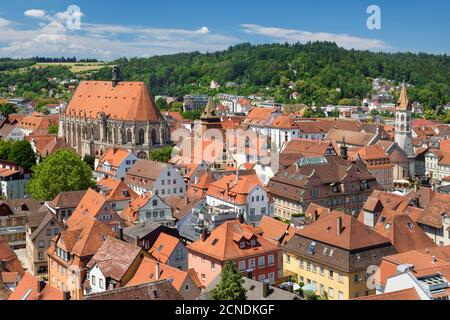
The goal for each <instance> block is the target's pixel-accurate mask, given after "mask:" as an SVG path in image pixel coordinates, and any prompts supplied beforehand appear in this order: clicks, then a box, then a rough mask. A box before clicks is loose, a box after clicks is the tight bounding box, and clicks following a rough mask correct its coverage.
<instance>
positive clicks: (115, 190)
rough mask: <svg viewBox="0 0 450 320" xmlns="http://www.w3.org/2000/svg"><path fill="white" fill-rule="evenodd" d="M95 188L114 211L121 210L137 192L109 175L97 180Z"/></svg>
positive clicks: (136, 195) (135, 196)
mask: <svg viewBox="0 0 450 320" xmlns="http://www.w3.org/2000/svg"><path fill="white" fill-rule="evenodd" d="M97 188H98V189H99V191H100V193H101V194H102V195H103V196H104V197H105V199H106V202H108V203H109V204H110V205H111V208H113V209H114V210H116V211H121V210H123V209H124V208H125V207H126V206H127V205H128V204H129V203H130V201H131V200H133V199H134V198H137V197H138V194H137V193H136V192H134V191H133V189H131V188H130V187H129V186H127V185H126V184H125V182H123V181H121V180H118V179H114V178H111V177H108V178H105V179H103V180H100V181H98V182H97Z"/></svg>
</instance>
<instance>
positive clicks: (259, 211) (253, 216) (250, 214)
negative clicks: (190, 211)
mask: <svg viewBox="0 0 450 320" xmlns="http://www.w3.org/2000/svg"><path fill="white" fill-rule="evenodd" d="M206 203H207V204H208V205H210V206H215V207H217V206H227V207H230V208H232V209H234V211H235V212H236V213H237V214H243V215H244V218H245V220H246V221H247V223H253V222H259V221H260V220H261V218H262V216H271V215H272V205H271V202H270V199H269V196H268V194H267V192H266V190H264V189H263V188H261V187H260V186H259V185H256V186H255V187H254V188H253V189H252V191H250V193H249V194H248V196H247V201H246V203H245V204H236V203H234V202H231V201H224V200H222V199H217V198H215V197H212V196H210V195H207V196H206Z"/></svg>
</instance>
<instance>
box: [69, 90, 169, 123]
mask: <svg viewBox="0 0 450 320" xmlns="http://www.w3.org/2000/svg"><path fill="white" fill-rule="evenodd" d="M102 112H104V113H105V114H106V116H107V117H108V118H109V119H111V120H126V121H127V120H128V121H159V120H160V119H161V117H162V116H161V113H160V112H159V110H158V108H157V107H156V103H155V101H154V99H153V97H151V96H150V93H149V91H148V89H147V86H146V85H145V83H143V82H119V83H118V84H117V86H116V87H113V86H112V82H111V81H81V82H80V84H79V85H78V87H77V90H76V91H75V93H74V94H73V96H72V99H71V100H70V102H69V105H68V106H67V108H66V115H73V116H80V117H88V118H91V119H96V118H97V116H98V114H99V113H102Z"/></svg>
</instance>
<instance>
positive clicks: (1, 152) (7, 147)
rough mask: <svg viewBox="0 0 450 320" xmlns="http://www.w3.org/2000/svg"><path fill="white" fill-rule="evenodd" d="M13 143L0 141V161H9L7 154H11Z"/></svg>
mask: <svg viewBox="0 0 450 320" xmlns="http://www.w3.org/2000/svg"><path fill="white" fill-rule="evenodd" d="M12 145H13V143H12V142H11V141H6V140H2V141H0V159H2V160H9V154H10V153H11V147H12Z"/></svg>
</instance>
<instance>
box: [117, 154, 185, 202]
mask: <svg viewBox="0 0 450 320" xmlns="http://www.w3.org/2000/svg"><path fill="white" fill-rule="evenodd" d="M124 181H125V183H126V184H127V185H128V186H130V187H131V188H132V189H133V190H134V191H135V192H136V193H137V194H139V195H143V194H146V193H152V194H155V195H158V196H159V197H161V198H167V197H169V196H171V195H178V196H184V194H185V193H186V183H185V182H184V179H183V177H182V176H181V175H180V174H179V173H178V171H177V170H176V169H175V168H174V167H173V166H171V165H169V164H167V163H162V162H156V161H150V160H142V159H141V160H138V161H137V162H136V163H135V164H134V166H133V167H132V168H131V169H130V170H128V172H127V174H126V177H125V180H124Z"/></svg>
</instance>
